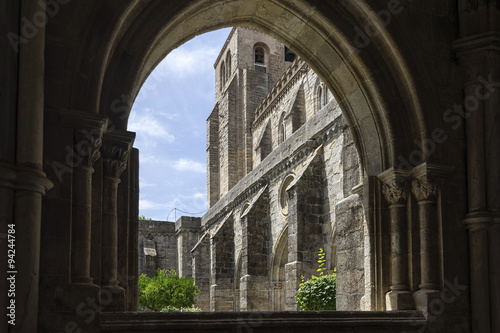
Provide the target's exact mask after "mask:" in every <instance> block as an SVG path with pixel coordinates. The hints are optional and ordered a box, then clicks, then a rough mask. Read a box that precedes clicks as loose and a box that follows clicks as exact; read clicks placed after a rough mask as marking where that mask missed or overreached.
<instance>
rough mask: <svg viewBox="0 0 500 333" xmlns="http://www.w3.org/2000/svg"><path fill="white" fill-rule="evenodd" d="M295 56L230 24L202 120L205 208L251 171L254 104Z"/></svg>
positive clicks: (268, 39)
mask: <svg viewBox="0 0 500 333" xmlns="http://www.w3.org/2000/svg"><path fill="white" fill-rule="evenodd" d="M294 59H295V54H294V53H293V52H292V51H290V50H289V49H288V48H287V47H285V46H284V45H283V44H282V43H280V42H278V41H276V40H275V39H274V38H272V37H270V36H268V35H266V34H264V33H262V32H260V31H258V30H256V29H253V28H249V27H236V28H233V29H232V30H231V32H230V34H229V36H228V38H227V40H226V43H225V44H224V46H223V48H222V50H221V52H220V54H219V56H218V57H217V60H216V61H215V64H214V68H215V73H216V74H215V91H216V93H215V94H216V98H215V107H214V109H213V110H212V112H211V113H210V115H209V117H208V119H207V187H208V206H209V207H211V206H213V205H214V204H215V203H216V202H217V201H218V200H219V199H220V198H221V197H222V196H223V195H224V194H226V193H227V192H228V191H229V190H230V189H231V188H232V187H233V186H234V185H235V184H236V183H237V182H238V181H239V180H240V179H241V178H243V177H244V176H245V175H246V174H247V173H248V172H250V171H251V170H252V134H251V126H252V122H253V120H254V114H255V110H256V108H257V107H258V106H259V104H260V103H261V102H262V100H263V98H264V97H265V96H266V95H267V93H268V92H269V89H270V88H271V87H272V86H273V84H274V83H275V81H276V80H277V79H278V78H279V77H281V75H282V74H283V73H284V72H285V70H286V69H287V68H288V67H289V66H290V65H291V64H292V62H293V60H294Z"/></svg>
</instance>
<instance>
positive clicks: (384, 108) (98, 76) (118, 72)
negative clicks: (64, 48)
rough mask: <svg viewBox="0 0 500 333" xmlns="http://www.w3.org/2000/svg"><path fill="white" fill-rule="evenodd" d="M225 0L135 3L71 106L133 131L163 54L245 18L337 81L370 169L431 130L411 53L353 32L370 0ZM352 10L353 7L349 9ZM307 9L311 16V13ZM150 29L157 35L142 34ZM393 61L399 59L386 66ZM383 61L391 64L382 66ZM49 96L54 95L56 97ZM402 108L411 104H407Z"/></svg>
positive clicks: (390, 162) (384, 165) (394, 158)
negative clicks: (136, 106) (225, 0)
mask: <svg viewBox="0 0 500 333" xmlns="http://www.w3.org/2000/svg"><path fill="white" fill-rule="evenodd" d="M221 4H222V2H219V1H214V2H211V3H207V2H200V3H199V4H198V3H197V4H192V3H190V4H187V5H186V6H183V5H181V6H179V7H178V8H176V9H172V8H171V7H169V6H165V5H164V4H163V5H162V4H160V3H159V2H158V3H153V4H150V5H148V8H147V11H142V10H140V8H135V10H130V11H129V14H128V15H130V16H131V17H130V19H129V20H124V22H127V24H130V26H127V28H126V29H125V28H124V27H117V30H120V29H123V31H122V32H123V34H116V35H113V37H111V36H109V38H108V39H107V42H108V43H109V45H107V48H106V49H107V50H110V51H109V54H108V55H107V56H106V59H105V60H103V63H102V67H99V66H96V67H95V68H99V70H102V72H99V73H94V74H93V75H89V77H91V78H92V79H91V80H95V82H94V83H95V85H92V86H93V87H95V88H93V89H95V91H94V93H93V94H92V93H89V94H87V95H88V96H90V98H88V99H86V100H85V101H77V100H74V101H71V102H70V104H71V105H70V106H71V107H72V108H76V109H82V110H94V111H95V113H97V110H99V113H100V114H101V115H102V116H106V117H109V119H110V122H111V123H112V124H113V126H114V128H116V130H118V131H125V130H126V129H127V117H128V114H129V111H130V105H129V104H130V101H131V100H133V99H134V98H135V96H136V94H137V92H138V90H139V88H140V87H141V85H142V83H143V82H144V80H145V79H146V77H147V76H148V75H149V74H150V73H151V71H152V69H153V68H154V66H155V65H156V64H157V63H158V62H159V61H160V60H161V59H162V57H163V56H165V55H166V54H168V52H170V51H171V50H172V49H173V48H174V47H175V46H177V45H179V44H181V43H182V42H184V41H186V40H188V39H190V38H192V37H194V36H195V35H196V34H198V33H200V32H204V31H209V30H213V29H216V28H218V27H222V26H230V25H243V24H245V25H250V26H253V27H256V28H260V29H262V30H265V31H268V32H269V33H270V34H272V35H273V36H274V37H276V38H277V39H278V40H281V41H283V42H286V43H287V45H293V46H294V50H296V51H297V53H298V54H299V55H300V56H301V57H302V58H304V59H308V63H309V65H310V66H311V67H312V68H314V69H315V70H316V71H317V73H318V74H319V75H320V76H321V77H322V79H323V80H324V81H325V82H326V84H327V86H328V87H329V88H331V92H332V93H333V94H334V95H335V97H336V99H337V100H338V101H339V104H340V105H341V108H342V111H343V112H344V114H345V116H346V119H347V122H348V124H349V127H350V129H351V130H352V133H353V136H354V139H355V142H356V145H357V146H358V151H359V152H360V155H361V165H362V171H363V176H376V175H378V174H379V173H380V172H382V171H384V170H386V169H388V168H390V167H392V166H397V165H396V163H398V156H399V155H400V154H405V153H408V152H411V151H412V149H413V148H414V138H425V137H426V136H425V134H426V128H425V124H424V123H423V120H422V117H421V115H420V108H421V105H420V99H419V98H418V94H417V90H416V89H412V87H413V80H412V75H411V72H408V71H405V70H404V69H405V68H406V64H405V62H404V61H403V60H402V59H404V57H401V56H400V54H398V52H399V51H398V49H397V48H390V47H388V48H383V49H382V48H380V49H379V48H375V47H367V48H365V49H363V50H362V52H359V50H358V49H356V48H355V45H354V42H353V40H351V39H350V38H349V37H348V36H350V30H349V29H350V28H351V27H352V26H356V25H357V24H363V23H362V22H364V21H363V20H364V19H367V20H368V19H369V17H368V16H367V14H366V13H367V12H369V9H367V8H365V7H364V6H367V5H365V4H364V3H363V4H359V3H356V4H344V5H345V6H346V7H343V6H344V5H337V4H331V3H321V4H318V6H317V7H316V8H314V7H312V6H310V5H309V3H308V2H306V1H298V2H297V6H296V7H294V8H287V6H283V7H280V6H279V5H278V4H281V2H280V1H278V2H273V3H271V4H269V6H271V7H272V8H274V9H275V11H273V10H266V11H265V12H266V13H265V14H264V13H260V14H255V13H253V14H252V15H250V16H245V15H244V13H245V11H246V10H244V9H242V10H241V11H238V9H240V8H243V7H242V6H244V2H242V1H235V2H234V3H233V5H234V8H232V9H231V8H229V7H228V8H225V11H226V10H228V11H229V13H228V12H225V14H224V15H221V14H220V13H221V8H222V5H221ZM164 6H165V7H164ZM272 8H271V9H272ZM131 9H133V8H131ZM321 10H325V11H327V12H328V13H329V15H328V17H334V16H335V17H338V20H337V21H335V22H334V21H333V20H325V21H320V20H319V19H318V18H316V16H315V15H311V13H312V14H314V13H315V12H316V11H317V12H318V13H319V12H321ZM345 12H348V13H351V14H352V15H342V14H343V13H345ZM306 13H308V14H307V15H306ZM165 17H167V19H166V20H165V19H164V18H165ZM305 17H307V18H308V20H309V21H308V20H304V19H303V18H305ZM321 17H323V16H321ZM155 18H156V19H155ZM161 18H163V19H161ZM186 18H188V19H186ZM354 18H356V19H354ZM160 22H161V23H160ZM293 26H297V27H301V29H299V30H296V31H295V30H293V29H291V27H293ZM315 26H317V27H321V29H315V28H314V27H315ZM346 27H349V29H347V28H346ZM302 29H303V30H302ZM378 29H379V30H380V34H379V35H378V36H377V39H378V40H380V41H383V42H386V43H387V44H388V45H392V44H393V40H392V39H391V38H392V37H391V36H390V35H388V34H387V33H386V32H385V31H384V30H383V29H382V28H380V27H379V26H378ZM144 35H148V36H150V38H147V39H145V38H140V37H141V36H144ZM311 36H313V37H314V38H311ZM103 58H105V57H104V56H103ZM254 60H255V59H254ZM77 63H78V62H77ZM82 63H83V62H82ZM386 63H391V66H390V67H389V68H387V67H385V65H384V64H386ZM78 66H85V65H80V64H79V65H78ZM79 68H80V67H79ZM377 68H383V69H384V70H381V71H380V72H378V71H375V69H377ZM81 72H82V73H85V72H88V73H90V72H92V70H89V71H81ZM382 72H383V74H382ZM70 82H71V81H70ZM79 85H80V83H78V84H74V85H72V89H75V91H77V90H78V89H79V88H80V87H78V86H79ZM382 87H384V89H381V88H382ZM75 95H76V94H75ZM123 96H125V98H124V97H123ZM47 100H48V101H50V97H48V99H47ZM112 105H114V106H115V107H114V108H113V107H112ZM117 105H119V106H120V108H119V109H118V108H116V106H117ZM401 109H404V110H405V112H400V110H401ZM396 125H397V126H396ZM395 138H397V140H396V139H395ZM425 154H426V153H425V152H424V155H425ZM424 158H425V156H424ZM372 309H375V306H373V307H372Z"/></svg>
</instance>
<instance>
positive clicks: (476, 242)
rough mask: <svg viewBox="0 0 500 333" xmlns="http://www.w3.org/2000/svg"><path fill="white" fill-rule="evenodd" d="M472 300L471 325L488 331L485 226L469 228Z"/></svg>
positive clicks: (475, 330) (488, 308)
mask: <svg viewBox="0 0 500 333" xmlns="http://www.w3.org/2000/svg"><path fill="white" fill-rule="evenodd" d="M469 242H470V244H469V247H470V270H471V286H472V290H473V292H472V293H471V301H472V305H473V306H472V327H473V328H474V332H490V316H489V314H490V307H489V297H490V290H489V281H488V280H489V277H488V231H487V229H486V228H485V227H473V228H471V229H469Z"/></svg>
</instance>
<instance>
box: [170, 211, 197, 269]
mask: <svg viewBox="0 0 500 333" xmlns="http://www.w3.org/2000/svg"><path fill="white" fill-rule="evenodd" d="M200 226H201V218H200V217H191V216H181V217H180V218H178V219H177V221H176V222H175V236H176V239H177V266H178V267H177V272H178V274H179V276H180V277H188V278H190V277H192V274H193V268H192V257H191V249H192V248H193V247H194V246H195V245H196V243H197V241H198V236H199V231H200Z"/></svg>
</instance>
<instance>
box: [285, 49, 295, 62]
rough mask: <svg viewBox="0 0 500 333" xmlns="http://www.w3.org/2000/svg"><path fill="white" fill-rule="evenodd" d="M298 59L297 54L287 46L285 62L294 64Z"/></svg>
mask: <svg viewBox="0 0 500 333" xmlns="http://www.w3.org/2000/svg"><path fill="white" fill-rule="evenodd" d="M296 57H297V56H296V55H295V53H294V52H293V51H292V50H290V49H289V48H288V47H286V46H285V61H290V62H293V61H294V60H295V58H296Z"/></svg>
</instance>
